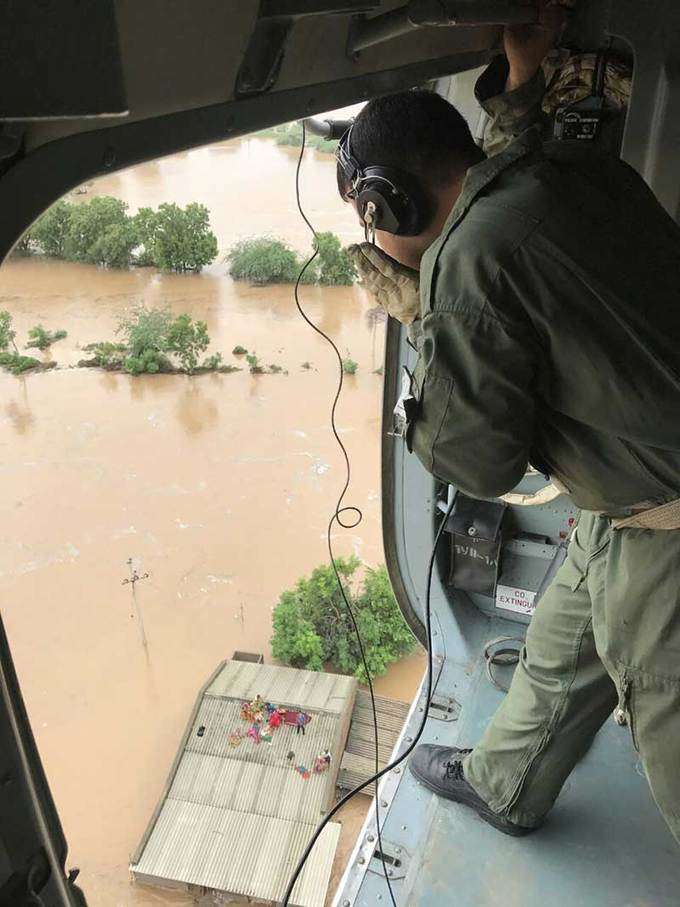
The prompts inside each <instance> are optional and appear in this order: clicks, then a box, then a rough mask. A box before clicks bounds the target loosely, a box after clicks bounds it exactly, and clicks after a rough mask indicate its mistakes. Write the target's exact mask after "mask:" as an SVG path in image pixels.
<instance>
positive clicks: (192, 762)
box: [130, 661, 356, 907]
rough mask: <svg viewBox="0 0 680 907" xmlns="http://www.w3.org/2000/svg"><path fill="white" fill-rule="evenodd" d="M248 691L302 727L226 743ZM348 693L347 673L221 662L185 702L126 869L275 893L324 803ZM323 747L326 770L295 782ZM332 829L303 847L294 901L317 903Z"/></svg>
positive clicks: (248, 893) (351, 692)
mask: <svg viewBox="0 0 680 907" xmlns="http://www.w3.org/2000/svg"><path fill="white" fill-rule="evenodd" d="M258 693H259V694H260V695H261V696H262V697H263V699H264V700H265V701H270V702H274V703H275V704H277V705H286V706H289V707H291V708H293V709H300V710H303V711H305V712H308V713H309V714H310V715H311V721H310V722H309V724H308V725H307V726H306V728H305V734H304V735H302V734H297V733H296V730H295V728H293V727H288V726H282V727H280V728H279V729H278V730H277V731H276V732H274V734H273V735H272V742H271V745H270V744H268V743H266V742H264V743H260V744H257V745H256V744H255V743H254V742H253V741H252V740H250V739H245V740H244V741H243V742H242V743H241V744H240V745H238V746H235V747H234V746H230V745H229V735H230V733H231V732H232V731H233V730H235V729H236V728H240V729H241V731H242V732H245V731H246V730H247V728H248V724H247V722H245V721H243V720H242V719H241V714H240V713H241V703H242V701H243V700H245V699H253V698H254V697H255V696H256V695H257V694H258ZM355 693H356V680H354V678H352V677H342V676H337V675H333V674H321V673H314V672H310V671H297V670H295V669H293V668H279V667H276V666H274V665H258V664H252V663H248V662H233V661H232V662H225V664H224V665H223V666H222V668H221V669H220V670H219V672H218V673H217V674H216V675H215V676H214V677H213V679H212V680H210V681H209V682H208V684H207V686H206V687H205V688H204V690H203V692H202V694H201V696H200V697H199V701H198V702H197V705H196V706H195V708H194V712H193V713H192V719H190V725H189V726H188V727H187V730H186V732H185V736H184V738H183V742H182V747H181V748H180V752H179V753H178V755H177V758H176V760H175V764H174V768H173V773H171V777H170V779H169V780H168V784H167V785H166V792H165V795H164V798H163V800H162V801H161V803H160V804H159V806H158V807H157V811H156V813H155V816H154V818H153V819H152V821H151V823H150V824H149V828H148V829H147V833H146V835H145V837H144V838H143V840H142V843H141V844H140V847H139V849H138V854H139V859H138V862H137V863H136V864H133V865H132V866H131V867H130V869H131V871H132V873H133V876H134V877H135V878H137V879H139V880H141V881H145V882H157V883H159V884H163V883H164V882H167V881H174V882H180V883H184V884H191V885H199V886H203V887H205V888H209V889H215V890H217V891H224V892H230V893H232V894H237V895H243V896H245V897H253V898H259V899H262V900H273V901H276V900H278V899H280V898H281V897H282V895H283V893H284V891H285V887H286V884H287V882H288V879H289V877H290V873H291V872H292V870H293V869H294V867H295V865H296V863H297V860H298V859H299V856H300V855H301V853H302V851H303V849H304V847H305V846H306V844H307V842H308V841H309V839H310V837H311V835H312V833H313V831H314V829H315V828H316V825H317V823H318V822H319V821H320V819H321V817H322V813H323V810H324V809H325V808H327V807H328V804H329V802H331V797H332V793H333V788H334V779H335V772H336V770H337V769H338V768H339V761H340V759H341V756H342V748H343V746H344V739H342V738H343V737H344V735H345V733H346V729H347V727H348V725H349V717H350V710H351V708H352V706H353V704H354V697H355ZM201 728H202V731H201V734H200V736H199V733H198V732H199V729H201ZM325 749H330V750H331V752H332V753H333V755H334V758H335V760H336V761H335V762H334V763H333V765H332V771H330V772H325V773H323V774H320V775H315V774H313V773H312V774H311V776H310V777H309V778H307V779H304V778H302V777H301V775H300V774H299V772H297V771H296V770H295V766H296V765H300V764H302V765H305V766H306V767H307V768H311V767H312V765H313V763H314V759H315V757H316V756H317V755H318V753H319V752H321V751H322V750H325ZM291 751H292V752H293V753H294V757H293V758H291V759H288V755H289V753H290V752H291ZM339 829H340V827H339V826H338V825H331V826H329V827H328V828H327V829H326V831H324V834H323V836H322V837H321V839H320V840H319V842H318V844H317V845H316V847H315V848H314V852H313V854H312V857H311V859H310V861H309V863H308V865H307V868H306V870H305V872H304V874H303V875H302V877H301V879H300V882H299V884H298V886H297V888H296V892H297V894H296V896H295V897H294V901H293V902H294V903H295V904H299V905H301V907H323V903H324V900H325V894H326V890H327V887H328V881H329V878H330V873H331V869H332V864H333V857H334V854H335V848H336V846H337V841H338V835H339Z"/></svg>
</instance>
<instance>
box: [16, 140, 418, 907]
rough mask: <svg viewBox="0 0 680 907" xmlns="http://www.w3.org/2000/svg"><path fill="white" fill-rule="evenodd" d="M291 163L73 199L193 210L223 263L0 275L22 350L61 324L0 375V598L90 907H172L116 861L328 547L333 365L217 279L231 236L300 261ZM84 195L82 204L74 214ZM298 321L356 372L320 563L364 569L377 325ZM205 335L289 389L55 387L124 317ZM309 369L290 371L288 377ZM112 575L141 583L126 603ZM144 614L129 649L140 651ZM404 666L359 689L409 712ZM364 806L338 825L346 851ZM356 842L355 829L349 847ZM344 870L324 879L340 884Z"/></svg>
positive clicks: (173, 170)
mask: <svg viewBox="0 0 680 907" xmlns="http://www.w3.org/2000/svg"><path fill="white" fill-rule="evenodd" d="M295 161H296V151H294V150H292V149H282V148H277V147H276V146H275V145H273V143H271V142H268V141H263V140H256V139H251V140H243V141H236V142H228V143H223V144H221V145H217V146H213V147H210V148H205V149H201V150H198V151H195V152H190V153H188V154H183V155H178V156H176V157H174V158H169V159H167V160H164V161H160V162H154V163H150V164H146V165H143V166H141V167H138V168H135V169H134V170H130V171H127V172H125V173H121V174H117V175H112V176H110V177H108V178H106V179H104V180H101V181H100V182H98V183H97V184H96V186H95V187H93V189H92V190H91V192H90V196H91V195H92V194H94V193H97V194H102V195H115V196H118V197H120V198H122V199H124V200H125V201H126V202H128V203H129V205H130V209H131V211H133V212H134V211H135V210H136V209H137V207H139V206H140V205H152V206H155V205H157V204H159V203H161V202H163V201H176V202H178V203H180V204H186V203H187V202H189V201H197V202H202V203H204V204H206V205H207V206H208V208H209V209H210V211H211V223H212V227H213V230H214V231H215V233H216V234H217V237H218V242H219V246H220V256H219V258H218V260H217V261H216V262H215V263H214V264H213V265H212V266H211V267H210V268H209V269H207V270H206V271H205V272H204V273H203V274H201V275H187V276H176V275H165V274H160V273H158V272H157V271H155V270H153V269H138V270H132V271H122V272H116V271H103V270H99V269H96V268H94V267H92V266H89V265H76V264H70V263H66V262H57V261H47V260H41V259H38V258H29V259H14V260H12V261H10V262H8V263H7V264H6V265H5V266H4V267H3V269H2V271H0V309H8V310H9V311H10V312H11V313H12V315H13V317H14V325H15V327H16V328H17V330H18V336H19V337H20V338H22V341H23V338H25V335H26V331H27V329H28V328H29V327H31V326H33V325H34V324H36V323H42V324H43V325H44V326H45V327H47V328H48V329H50V330H57V329H65V330H67V331H68V338H67V339H66V340H65V341H61V342H59V343H57V344H55V345H54V347H53V348H52V353H51V354H46V357H47V358H49V356H50V355H51V356H52V357H53V358H54V359H55V360H56V361H57V362H58V364H59V368H58V369H56V370H53V371H50V372H44V373H40V374H33V375H28V376H26V377H24V378H14V377H12V376H10V375H7V374H4V373H3V374H0V476H1V479H0V481H1V486H0V487H1V489H2V496H1V501H2V505H1V506H2V532H1V538H2V545H1V550H0V594H1V596H2V614H3V619H4V621H5V624H6V628H7V632H8V636H9V639H10V644H11V646H12V649H13V654H14V659H15V663H16V667H17V671H18V674H19V678H20V681H21V684H22V689H23V692H24V697H25V699H26V704H27V707H28V712H29V715H30V717H31V721H32V724H33V729H34V732H35V735H36V737H37V741H38V745H39V748H40V751H41V754H42V757H43V761H44V764H45V768H46V771H47V775H48V778H49V781H50V784H51V787H52V792H53V794H54V797H55V799H56V802H57V807H58V809H59V812H60V815H61V818H62V822H63V825H64V830H65V833H66V836H67V838H68V840H69V844H70V854H69V861H68V865H69V866H74V865H77V866H80V867H81V870H82V874H81V876H80V883H81V884H82V887H83V888H84V890H85V893H86V895H87V897H88V901H89V903H90V905H91V907H142V905H144V907H147V905H148V907H151V905H163V904H168V905H171V904H172V905H184V904H189V903H192V899H191V898H189V897H187V896H186V895H182V894H168V893H165V892H159V891H157V890H151V889H146V890H145V889H142V888H136V887H135V886H132V885H131V884H130V882H129V878H128V872H127V864H128V859H129V855H130V854H131V853H132V851H133V850H134V849H135V847H136V845H137V843H138V841H139V838H140V836H141V834H142V831H143V829H144V827H145V825H146V822H147V820H148V818H149V816H150V813H151V810H152V809H153V806H154V804H155V802H156V800H157V798H158V796H159V794H160V792H161V789H162V785H163V782H164V780H165V777H166V775H167V772H168V769H169V767H170V763H171V761H172V758H173V756H174V753H175V750H176V747H177V744H178V740H179V737H180V734H181V731H182V729H183V727H184V724H185V722H186V719H187V716H188V713H189V710H190V708H191V705H192V704H193V701H194V698H195V696H196V693H197V691H198V688H199V686H200V685H201V683H202V682H203V681H204V680H205V679H206V677H207V676H208V675H209V674H210V673H211V672H212V670H213V669H214V667H215V666H216V665H217V663H218V662H219V661H220V660H221V659H223V658H225V657H230V656H231V654H232V652H233V650H234V649H245V650H249V651H256V652H262V653H264V655H265V657H266V658H268V657H269V637H270V634H271V611H272V608H273V606H274V605H275V604H276V601H277V599H278V596H279V594H280V592H281V591H282V590H283V589H285V588H287V587H288V586H289V585H291V584H292V583H294V582H295V580H296V579H297V578H298V577H300V576H301V575H303V574H305V573H308V572H309V571H310V570H311V569H313V568H314V567H315V566H317V565H318V564H320V563H323V562H324V561H325V558H326V541H325V530H326V525H327V522H328V518H329V515H330V512H331V511H332V508H333V506H334V503H335V500H336V497H337V494H338V492H339V490H340V489H341V488H342V484H343V482H344V471H343V469H344V467H343V461H342V458H341V455H340V453H339V451H338V450H337V449H336V446H335V443H334V440H333V437H332V435H331V432H330V427H329V407H330V402H331V399H332V395H333V392H334V388H335V384H336V380H337V371H336V364H335V360H334V357H333V354H332V353H331V351H330V350H329V349H328V348H327V347H326V345H325V344H324V343H323V342H322V341H321V340H320V339H319V338H318V337H317V336H316V335H315V334H314V333H313V332H312V331H311V330H310V329H309V328H308V327H307V326H306V325H305V324H304V323H303V322H302V320H301V319H300V317H299V315H298V314H297V312H296V310H295V306H294V302H293V298H292V289H291V287H287V286H276V287H265V288H262V287H260V288H258V287H250V286H248V285H246V284H242V283H234V282H233V281H232V280H231V279H230V278H229V277H228V276H227V273H226V265H225V264H224V261H223V255H224V252H225V251H226V250H227V249H228V248H229V246H230V245H231V244H232V243H233V242H234V241H235V240H237V239H239V238H242V237H246V236H250V235H259V234H262V233H271V234H272V235H279V236H282V237H284V238H286V239H288V241H289V242H291V243H292V244H293V245H295V246H296V247H297V248H298V249H300V250H303V249H305V248H307V247H308V245H309V237H308V234H307V233H306V228H305V227H304V224H302V222H301V221H300V219H299V216H298V215H297V212H296V211H295V207H294V184H293V176H294V168H295ZM333 168H334V164H333V160H332V158H331V157H329V156H325V155H318V154H317V153H310V154H308V156H307V158H306V161H305V165H304V168H303V193H302V194H303V201H304V203H305V205H306V209H307V212H308V214H309V216H310V217H311V219H312V221H313V222H314V223H315V225H316V226H317V227H318V228H319V229H321V230H333V231H334V232H335V233H336V234H338V235H339V236H340V237H341V238H342V240H343V242H349V241H351V240H354V239H356V238H357V236H358V229H357V226H356V224H355V220H354V216H353V215H352V213H351V212H350V211H349V210H348V209H347V208H346V207H345V206H344V205H342V203H341V202H340V200H339V199H338V198H337V196H336V195H335V194H334V192H333V185H334V178H333ZM88 197H89V196H84V198H88ZM302 298H303V303H304V305H305V307H306V309H307V311H308V313H309V315H310V316H311V317H312V318H313V320H314V321H316V322H317V323H318V324H319V326H320V327H321V328H322V329H323V330H325V331H326V332H328V333H329V334H330V335H331V336H332V337H333V338H334V340H335V342H336V343H337V344H338V346H339V348H340V351H341V353H342V355H343V356H346V355H351V357H352V358H353V359H354V360H356V361H357V362H358V364H359V369H358V372H357V374H356V375H355V376H351V377H346V382H345V392H344V395H343V398H342V401H341V404H340V407H339V412H338V423H339V426H340V431H341V434H342V437H343V440H344V441H345V443H346V445H347V448H348V451H349V455H350V458H351V461H352V473H353V480H352V486H351V488H350V492H349V495H348V498H347V500H346V503H347V504H355V505H356V506H358V507H360V508H361V509H362V510H363V513H364V520H363V522H362V524H361V525H360V526H359V527H357V529H355V530H352V531H349V532H341V533H339V535H338V538H337V539H336V548H337V551H338V553H340V554H343V553H344V554H349V553H352V552H354V553H356V554H357V555H358V556H359V557H361V558H362V559H363V560H364V561H366V562H367V563H368V564H370V565H376V564H379V563H382V561H383V553H382V546H381V529H380V486H379V482H380V474H379V456H380V401H381V392H382V379H381V377H380V376H379V375H378V374H375V373H374V372H375V369H377V368H378V367H379V366H380V365H381V364H382V355H383V345H384V340H383V332H384V324H383V323H382V322H381V321H379V320H378V321H376V319H375V318H372V317H370V314H369V309H370V305H371V303H370V300H369V299H368V298H367V297H366V296H365V294H364V293H363V292H362V291H361V290H360V289H359V288H355V287H352V288H318V287H305V288H303V291H302ZM139 302H145V303H146V304H147V305H150V306H151V305H164V304H167V305H169V306H170V308H171V309H172V310H173V312H175V313H180V312H188V313H190V314H191V315H192V316H193V317H195V318H200V319H204V320H205V321H206V322H207V324H208V331H209V333H210V335H211V339H212V343H211V348H210V352H213V351H222V352H223V354H224V357H225V360H226V361H228V362H236V361H237V360H236V359H235V358H234V357H233V356H232V355H231V350H232V348H233V347H234V346H235V345H236V344H242V345H243V346H245V347H247V348H248V349H249V350H254V351H255V352H256V353H257V355H258V356H259V357H260V360H261V361H262V362H263V363H265V364H270V363H275V364H277V365H280V366H282V367H283V368H284V369H286V370H287V371H288V375H285V374H279V375H260V376H254V375H251V374H250V373H249V372H248V371H247V370H244V371H241V372H238V373H234V374H228V375H219V374H216V375H204V376H197V377H192V378H189V377H186V376H169V375H156V376H154V375H147V376H143V377H137V378H132V377H129V376H127V375H120V374H113V373H105V372H102V371H98V370H87V369H71V368H69V367H68V366H70V365H74V364H75V363H76V362H77V361H78V360H79V359H80V358H83V354H82V352H81V350H80V348H81V347H82V346H83V345H85V344H87V343H90V342H92V341H97V340H105V339H114V337H113V333H114V330H115V326H116V324H117V322H118V319H119V317H120V316H121V315H122V314H124V313H125V311H126V310H128V309H129V308H130V307H131V306H133V305H134V304H136V303H139ZM303 362H309V363H310V364H311V368H310V369H303V368H302V363H303ZM130 569H136V570H137V571H138V573H139V574H140V575H143V574H146V573H148V574H149V576H148V577H147V578H146V579H143V580H141V581H140V582H139V583H138V584H137V585H136V590H137V592H136V595H137V608H135V605H134V603H133V601H132V597H131V591H130V589H131V587H130V585H129V584H127V585H123V581H124V580H125V579H126V578H128V577H129V575H130ZM140 617H141V619H142V620H143V625H144V631H145V634H146V637H147V639H148V647H147V648H145V647H144V646H143V645H142V634H141V627H140ZM422 670H423V658H422V656H421V654H420V653H419V654H417V655H415V656H413V657H412V658H410V659H407V660H405V661H404V662H402V663H401V664H399V665H397V666H395V667H394V668H393V669H392V670H391V671H390V673H389V674H388V675H387V676H386V677H385V678H382V679H381V680H380V681H379V682H378V684H377V687H378V690H379V692H381V693H383V694H384V695H390V696H395V697H398V698H403V699H407V700H410V698H411V696H412V693H413V691H414V689H415V686H416V685H417V683H418V681H419V679H420V676H421V672H422ZM363 808H364V807H363V805H362V804H360V805H357V806H352V807H351V808H350V810H349V811H348V814H347V815H346V816H345V823H346V828H345V834H344V835H343V841H342V844H341V848H342V850H343V851H346V850H347V849H348V848H350V847H351V845H352V843H353V837H352V835H353V833H356V828H357V827H358V824H359V823H360V821H361V816H362V814H363ZM353 830H354V831H353ZM340 862H341V859H339V860H338V861H337V868H338V872H339V869H340Z"/></svg>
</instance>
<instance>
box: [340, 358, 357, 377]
mask: <svg viewBox="0 0 680 907" xmlns="http://www.w3.org/2000/svg"><path fill="white" fill-rule="evenodd" d="M358 368H359V366H358V365H357V363H356V362H355V361H354V359H343V360H342V370H343V372H344V373H345V374H346V375H356V373H357V369H358Z"/></svg>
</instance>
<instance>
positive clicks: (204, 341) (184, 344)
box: [165, 314, 221, 375]
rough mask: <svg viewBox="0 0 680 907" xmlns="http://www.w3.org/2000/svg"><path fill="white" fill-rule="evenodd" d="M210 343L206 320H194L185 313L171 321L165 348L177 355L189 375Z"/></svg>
mask: <svg viewBox="0 0 680 907" xmlns="http://www.w3.org/2000/svg"><path fill="white" fill-rule="evenodd" d="M209 344H210V337H209V336H208V325H207V324H206V323H205V321H193V320H192V318H191V316H190V315H187V314H184V315H178V316H177V318H175V320H174V321H172V322H171V323H170V326H169V328H168V336H167V341H166V347H165V348H166V350H167V351H168V352H169V353H174V354H175V355H176V356H177V358H178V359H179V362H180V366H181V368H182V369H183V370H184V371H185V372H187V373H188V374H189V375H190V374H191V373H192V372H193V370H194V369H195V368H196V366H197V365H198V354H199V353H204V352H205V351H206V350H207V349H208V346H209ZM219 355H220V358H221V354H219Z"/></svg>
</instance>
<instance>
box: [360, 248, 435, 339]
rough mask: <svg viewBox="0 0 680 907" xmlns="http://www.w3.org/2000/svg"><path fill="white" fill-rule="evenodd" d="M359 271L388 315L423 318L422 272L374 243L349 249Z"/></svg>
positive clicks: (399, 318) (403, 319)
mask: <svg viewBox="0 0 680 907" xmlns="http://www.w3.org/2000/svg"><path fill="white" fill-rule="evenodd" d="M347 252H348V253H349V256H350V258H351V259H352V262H353V263H354V267H355V268H356V269H357V271H358V273H359V283H360V284H361V286H362V287H363V288H364V289H365V290H368V292H369V293H371V294H372V295H373V296H375V298H376V300H377V301H378V303H379V304H380V305H381V306H382V307H383V309H384V310H385V311H386V312H387V314H388V315H391V316H392V317H393V318H396V319H397V321H401V323H402V324H411V323H412V322H413V321H415V320H416V319H417V318H420V293H419V286H420V275H419V273H418V271H414V270H412V269H411V268H407V267H406V266H405V265H402V264H399V262H398V261H395V259H394V258H391V257H390V256H389V255H387V254H386V253H385V252H383V251H382V249H379V248H378V247H377V246H375V245H373V243H369V242H363V243H361V244H360V245H354V246H350V247H349V248H348V250H347Z"/></svg>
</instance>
